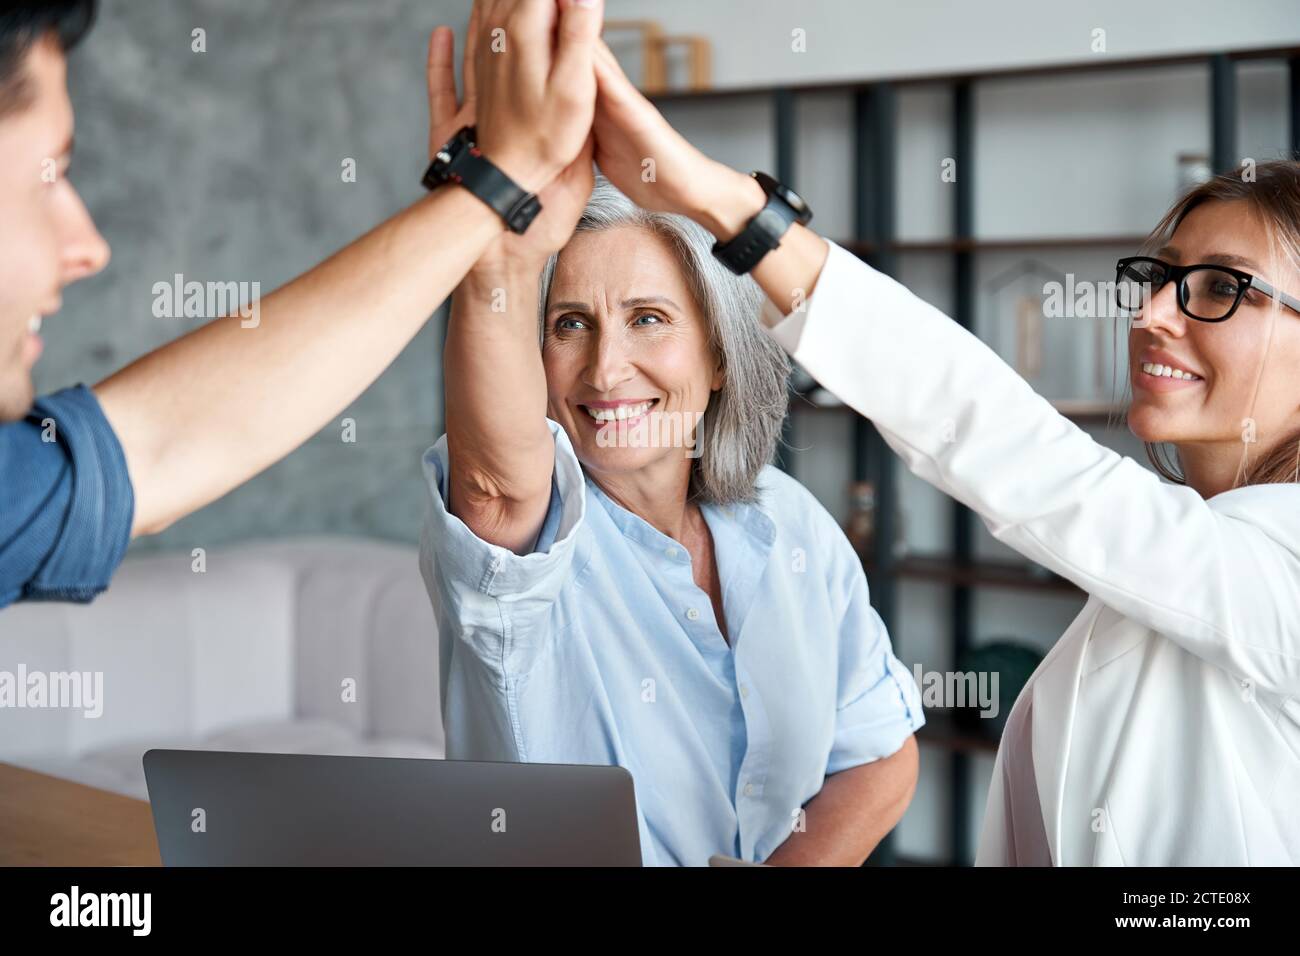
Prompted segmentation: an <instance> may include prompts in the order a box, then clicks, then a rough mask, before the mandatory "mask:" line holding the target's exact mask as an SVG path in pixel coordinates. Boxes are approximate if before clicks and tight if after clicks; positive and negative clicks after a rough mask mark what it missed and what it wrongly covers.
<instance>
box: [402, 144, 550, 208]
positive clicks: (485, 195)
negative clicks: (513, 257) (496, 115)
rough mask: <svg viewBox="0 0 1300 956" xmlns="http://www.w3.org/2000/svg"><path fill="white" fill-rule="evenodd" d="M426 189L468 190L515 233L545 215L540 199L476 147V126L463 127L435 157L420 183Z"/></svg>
mask: <svg viewBox="0 0 1300 956" xmlns="http://www.w3.org/2000/svg"><path fill="white" fill-rule="evenodd" d="M420 182H421V184H423V186H424V188H425V189H437V188H438V187H439V186H442V185H445V184H446V183H457V184H459V185H461V186H464V187H465V188H466V189H468V190H469V191H470V192H472V193H473V194H474V195H475V196H477V197H478V198H479V199H481V200H483V201H484V202H485V203H487V204H488V205H489V206H491V207H492V208H493V209H495V210H496V212H497V214H498V215H499V216H500V217H501V218H502V219H504V220H505V222H506V227H507V228H508V229H509V230H510V231H511V232H519V233H521V232H523V231H524V230H525V229H527V228H528V224H529V223H531V222H532V221H533V220H534V219H535V218H537V214H538V213H539V212H541V211H542V204H541V202H540V201H539V200H538V198H537V197H536V196H535V195H534V194H533V193H530V192H528V191H527V190H525V189H524V188H523V187H522V186H520V185H519V184H518V183H516V182H515V181H514V180H513V179H511V178H510V177H509V176H507V175H506V174H505V173H503V172H502V171H501V170H500V169H499V168H497V166H495V165H494V164H493V163H492V161H491V160H489V159H488V158H487V157H486V156H484V155H483V154H482V153H481V152H479V148H478V146H477V145H475V135H474V127H473V126H462V127H461V128H460V130H459V131H457V133H456V135H455V136H453V137H452V138H451V139H449V140H447V142H446V143H444V144H443V146H442V148H441V149H439V150H438V152H437V154H436V155H435V156H434V157H433V162H431V163H430V164H429V168H428V170H426V171H425V174H424V178H423V179H422V180H420Z"/></svg>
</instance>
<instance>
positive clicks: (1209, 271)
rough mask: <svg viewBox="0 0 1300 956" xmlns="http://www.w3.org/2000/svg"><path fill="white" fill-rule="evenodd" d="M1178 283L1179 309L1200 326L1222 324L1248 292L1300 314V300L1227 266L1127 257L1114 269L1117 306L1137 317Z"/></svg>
mask: <svg viewBox="0 0 1300 956" xmlns="http://www.w3.org/2000/svg"><path fill="white" fill-rule="evenodd" d="M1171 280H1172V281H1174V282H1177V283H1178V308H1179V310H1180V311H1181V312H1182V313H1183V314H1184V315H1186V316H1189V317H1190V318H1193V319H1196V320H1198V321H1200V322H1222V321H1224V320H1225V319H1229V318H1231V317H1232V313H1234V312H1236V311H1237V307H1238V306H1239V305H1241V302H1242V300H1243V299H1244V298H1245V297H1246V293H1247V292H1258V293H1259V294H1260V295H1264V296H1267V297H1268V298H1270V299H1276V300H1277V301H1278V302H1280V303H1281V304H1282V305H1284V306H1286V307H1287V308H1288V309H1290V310H1291V311H1292V312H1295V313H1297V314H1300V299H1297V298H1295V297H1294V296H1290V295H1287V294H1286V293H1285V292H1279V291H1278V290H1277V289H1274V288H1273V287H1272V286H1271V285H1269V284H1268V283H1267V282H1265V281H1264V280H1263V279H1261V278H1259V276H1253V275H1251V274H1250V273H1249V272H1242V271H1241V270H1240V269H1230V268H1228V267H1227V266H1213V265H1205V264H1201V265H1192V266H1176V265H1173V264H1172V263H1169V262H1165V261H1164V260H1163V259H1153V258H1151V257H1150V256H1128V257H1127V258H1124V259H1120V260H1119V262H1118V263H1116V266H1115V304H1116V305H1118V306H1119V307H1120V309H1121V310H1122V311H1124V312H1128V313H1131V314H1136V313H1138V312H1140V311H1142V309H1143V308H1145V307H1146V304H1147V302H1148V301H1150V299H1151V297H1152V296H1153V295H1155V294H1156V293H1157V292H1159V291H1160V289H1161V288H1163V287H1164V284H1165V283H1166V282H1169V281H1171Z"/></svg>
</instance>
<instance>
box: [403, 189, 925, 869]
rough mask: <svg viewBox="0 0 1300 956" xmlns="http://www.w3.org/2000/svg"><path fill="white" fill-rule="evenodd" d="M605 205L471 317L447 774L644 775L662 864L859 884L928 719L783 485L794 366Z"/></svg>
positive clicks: (652, 850)
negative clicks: (781, 866)
mask: <svg viewBox="0 0 1300 956" xmlns="http://www.w3.org/2000/svg"><path fill="white" fill-rule="evenodd" d="M581 172H582V171H578V172H575V175H580V174H581ZM585 172H586V174H587V175H590V167H588V168H587V170H585ZM584 198H585V197H584V196H582V195H581V190H577V191H575V192H574V193H573V195H572V196H568V197H557V198H556V199H555V200H554V201H548V200H546V199H545V197H544V199H543V205H544V210H543V213H542V216H543V217H548V216H549V217H550V221H549V225H547V224H543V230H542V231H541V232H540V233H539V236H541V237H547V236H550V237H551V238H550V239H549V240H548V239H546V238H540V239H532V238H530V237H524V239H523V240H522V241H519V239H518V237H510V242H509V244H508V245H503V246H502V247H501V248H500V249H499V250H498V254H496V255H494V254H492V253H489V254H488V256H487V257H485V260H484V261H481V262H480V265H479V267H477V268H476V270H475V273H472V274H471V276H470V277H469V278H468V279H467V280H466V282H465V283H464V284H463V285H462V286H461V288H460V289H459V290H457V294H456V297H455V299H454V300H453V306H452V317H451V323H450V326H449V328H448V333H447V345H446V350H445V353H444V354H445V358H444V365H445V374H446V382H447V408H448V421H447V436H446V437H445V438H444V439H443V440H442V441H440V442H439V443H438V445H436V446H435V447H434V448H433V449H431V450H430V451H429V452H428V453H427V454H426V456H425V472H426V477H427V479H428V483H429V489H430V493H431V494H430V501H431V508H430V510H429V514H428V520H427V524H426V530H425V535H424V545H423V548H422V560H421V565H422V569H423V572H424V575H425V581H426V584H427V586H428V589H429V594H430V597H431V599H432V601H433V606H434V610H435V613H436V615H437V618H438V625H439V626H438V634H439V640H440V642H441V662H442V668H441V673H440V677H441V680H442V700H443V702H444V713H443V717H444V725H445V726H446V729H447V755H448V756H449V757H452V758H461V759H477V760H508V761H520V760H522V761H541V762H554V763H586V764H590V763H597V764H617V765H619V766H622V767H625V768H627V769H628V770H630V771H631V772H632V777H633V780H634V781H635V785H636V796H637V810H638V813H639V816H640V821H639V822H640V833H641V846H642V857H643V859H644V861H645V862H646V863H647V864H689V865H703V864H704V863H705V862H707V860H708V859H709V857H710V856H713V855H715V854H722V855H725V856H733V857H739V858H742V859H745V860H749V861H759V862H763V861H765V862H769V863H841V864H858V863H861V862H862V861H863V860H864V859H865V858H866V856H867V855H868V854H869V853H870V852H871V850H872V848H873V847H874V846H875V845H876V843H877V842H878V841H879V840H880V839H881V837H883V836H884V834H885V833H887V832H888V831H889V830H890V829H892V827H893V826H894V824H895V823H896V822H897V821H898V819H899V818H900V817H901V815H902V812H903V810H904V808H905V807H906V805H907V802H908V800H909V799H910V797H911V792H912V788H913V786H914V783H915V778H916V745H915V742H914V741H913V740H912V734H913V732H914V731H915V730H916V729H917V728H918V727H919V726H920V725H921V724H922V723H923V720H924V718H923V717H922V715H921V707H920V701H919V699H918V695H917V689H916V685H915V683H914V681H913V680H912V677H911V675H910V674H909V673H908V672H907V670H906V669H905V668H904V667H903V666H902V664H901V663H900V662H899V661H898V659H897V658H896V657H895V656H894V654H893V651H892V648H891V646H890V640H889V635H888V634H887V632H886V631H885V628H884V625H883V624H882V623H881V620H880V618H879V617H878V616H877V615H876V613H875V611H874V610H873V609H872V608H871V604H870V600H869V598H868V593H867V582H866V578H865V577H864V575H863V572H862V565H861V562H860V560H859V558H858V556H857V554H856V553H855V552H854V550H853V547H852V546H851V545H850V544H849V542H848V539H847V538H846V537H845V536H844V533H843V532H842V531H841V530H840V528H839V526H838V525H837V524H836V522H835V521H834V519H833V518H832V517H831V516H830V515H829V514H828V513H827V511H826V510H825V508H823V507H822V506H821V505H820V504H819V503H818V502H817V501H816V499H815V498H814V497H813V496H812V495H811V494H810V493H809V492H808V491H807V490H806V489H805V488H803V487H802V486H801V485H799V484H798V483H797V482H795V481H794V480H793V479H792V478H790V477H789V476H787V475H785V474H784V473H782V472H780V471H779V470H777V469H776V468H774V467H772V465H771V464H770V461H771V459H772V456H773V453H774V451H775V448H776V443H777V441H778V439H779V436H780V429H781V422H782V418H783V416H784V412H785V405H786V376H787V374H788V371H789V363H788V360H787V359H786V358H785V356H784V354H783V353H782V352H781V350H780V348H779V347H778V346H777V345H776V344H775V343H774V342H773V341H772V340H771V339H770V338H768V337H767V336H766V335H765V334H764V333H763V332H762V330H761V328H760V327H759V325H758V322H757V316H758V312H759V303H760V299H761V296H760V293H759V292H758V290H757V288H756V287H755V286H754V285H753V283H752V281H751V280H749V279H745V278H738V277H737V276H735V275H734V274H732V273H731V272H730V271H729V270H727V269H726V268H725V267H723V266H722V265H721V264H720V263H719V262H718V261H717V260H715V259H714V258H713V257H712V255H711V254H710V247H711V245H712V237H710V236H709V235H708V234H707V233H706V232H705V231H704V230H703V229H702V228H701V227H700V226H698V225H696V224H694V223H692V222H691V221H689V220H687V219H685V218H683V217H681V216H675V215H667V214H662V213H650V212H646V211H645V210H642V209H640V208H638V207H637V206H635V205H634V204H633V203H632V202H631V201H630V200H629V199H627V197H625V196H624V195H622V194H621V193H619V192H618V191H617V190H616V189H615V188H614V187H612V186H611V185H609V184H608V183H606V182H603V181H602V182H600V183H598V184H596V186H595V188H594V190H593V192H592V193H591V197H590V200H589V201H587V202H586V204H585V208H584V206H583V204H582V202H581V200H582V199H584ZM575 223H576V226H577V231H576V232H574V231H573V230H574V224H575ZM539 224H542V222H541V219H540V218H539ZM568 233H572V238H569V236H568ZM557 237H559V238H558V239H557ZM565 240H567V242H566V241H565ZM561 246H562V247H563V248H562V251H561V250H560V247H561ZM557 251H558V254H556V253H557ZM539 275H540V276H541V281H540V288H541V291H540V295H539ZM503 301H504V302H505V303H508V308H507V310H506V314H505V315H502V314H501V313H500V311H499V310H498V311H496V312H494V311H493V305H494V304H496V303H500V302H503ZM539 316H540V323H541V328H540V336H539V329H538V322H539ZM539 338H540V342H539ZM682 423H689V424H690V425H691V426H692V427H691V428H690V429H688V428H686V427H684V426H683V424H682ZM697 423H698V427H696V426H697ZM700 428H702V429H703V435H702V436H701V435H700V434H699V429H700ZM640 429H645V430H647V431H648V433H650V434H651V435H653V436H654V437H653V440H649V441H640V440H634V436H635V433H636V432H637V431H638V430H640ZM792 635H793V636H795V637H793V638H792Z"/></svg>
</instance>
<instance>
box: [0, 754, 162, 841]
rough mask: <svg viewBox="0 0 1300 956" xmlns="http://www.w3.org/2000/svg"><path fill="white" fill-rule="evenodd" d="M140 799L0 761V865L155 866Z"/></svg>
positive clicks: (150, 824)
mask: <svg viewBox="0 0 1300 956" xmlns="http://www.w3.org/2000/svg"><path fill="white" fill-rule="evenodd" d="M161 864H162V860H161V858H160V857H159V856H158V841H157V838H156V837H155V836H154V829H153V816H152V815H151V814H150V812H149V804H148V803H146V802H145V801H143V800H135V799H132V798H131V797H124V796H122V795H121V794H116V793H109V792H108V791H107V790H99V789H96V788H95V787H87V786H84V785H82V784H79V783H72V782H71V781H69V780H61V779H59V778H58V777H50V776H47V775H46V774H43V773H36V772H34V771H31V770H24V769H22V768H21V767H14V766H11V765H9V764H6V763H0V866H160V865H161Z"/></svg>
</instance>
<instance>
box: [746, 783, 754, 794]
mask: <svg viewBox="0 0 1300 956" xmlns="http://www.w3.org/2000/svg"><path fill="white" fill-rule="evenodd" d="M744 792H745V796H747V797H752V796H753V795H754V785H753V784H752V783H747V784H745V791H744Z"/></svg>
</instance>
